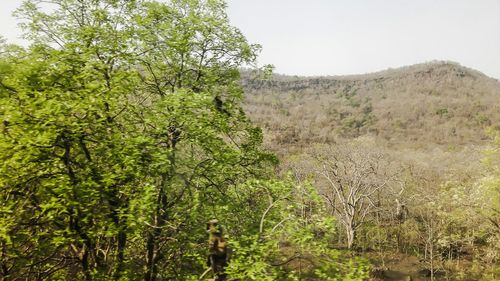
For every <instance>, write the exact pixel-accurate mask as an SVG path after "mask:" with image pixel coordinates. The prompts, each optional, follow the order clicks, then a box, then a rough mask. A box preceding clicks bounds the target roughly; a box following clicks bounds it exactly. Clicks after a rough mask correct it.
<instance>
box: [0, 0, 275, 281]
mask: <svg viewBox="0 0 500 281" xmlns="http://www.w3.org/2000/svg"><path fill="white" fill-rule="evenodd" d="M42 2H45V1H38V0H32V1H26V2H25V4H24V5H23V7H22V8H21V9H20V10H19V12H18V13H19V15H20V16H21V17H22V18H23V19H24V20H25V28H26V29H25V30H26V32H27V37H28V38H31V39H32V40H33V41H32V42H33V44H32V45H31V46H30V48H29V49H27V50H15V51H10V52H8V53H3V54H2V57H1V69H0V70H1V71H0V74H1V75H0V82H1V83H0V95H1V99H0V104H1V108H2V112H1V119H2V121H3V125H2V126H3V127H2V129H3V132H2V135H1V136H0V147H1V154H0V158H1V159H2V161H3V163H4V165H3V166H2V177H1V179H0V184H1V192H0V193H1V195H0V196H1V199H2V200H1V202H2V203H1V212H2V217H1V226H2V228H1V230H0V240H1V241H0V242H1V247H2V249H1V253H2V254H1V263H2V266H1V268H2V276H4V278H6V279H9V278H12V279H15V278H26V279H42V278H66V279H86V280H90V279H96V278H103V279H109V278H113V279H121V278H130V279H139V278H140V277H141V276H142V278H144V279H145V280H155V279H157V278H160V279H168V278H174V279H183V278H184V277H185V276H187V275H188V274H189V272H191V274H192V273H193V272H196V270H199V269H200V264H199V263H198V259H196V258H195V257H196V256H197V255H201V253H202V252H203V250H202V247H201V246H200V242H199V241H203V237H204V233H203V225H204V222H205V220H206V218H207V217H210V216H213V215H221V213H213V211H214V210H219V211H220V210H221V208H219V206H228V204H229V202H230V201H231V198H227V194H228V190H229V189H231V188H238V186H239V184H240V183H242V182H244V181H245V180H246V179H248V178H254V177H257V178H258V177H261V176H265V175H266V173H267V172H266V170H267V168H266V167H268V165H269V164H272V163H273V162H274V157H273V156H272V155H270V154H268V153H266V152H265V151H263V150H261V149H260V147H259V145H260V143H261V141H262V134H261V131H260V129H258V128H256V127H254V126H253V125H252V124H250V123H249V121H248V120H247V118H246V117H245V115H244V114H243V112H242V111H241V109H240V106H239V104H238V102H239V100H240V98H241V93H242V91H241V89H240V88H239V85H238V77H239V76H238V70H237V67H239V66H240V65H241V64H242V63H252V62H253V60H254V59H255V52H256V51H257V49H258V48H257V46H254V45H250V44H248V43H247V42H246V40H245V38H244V37H243V36H242V35H241V34H240V33H239V31H237V30H236V29H234V28H232V27H230V26H229V24H228V20H227V17H226V16H225V13H224V7H225V4H224V3H223V2H221V1H207V2H202V1H187V0H186V1H172V2H169V3H168V4H165V3H159V2H155V1H125V0H123V1H121V0H119V1H115V0H113V1H111V0H110V1H94V0H55V1H51V2H50V3H49V4H50V7H49V8H50V9H48V11H50V12H45V11H46V10H42V9H40V7H39V4H41V3H42ZM222 209H223V208H222ZM186 210H189V212H186ZM235 210H236V209H235ZM222 215H223V216H225V217H228V216H231V214H227V213H226V214H222ZM141 261H144V263H143V262H141ZM193 268H195V269H194V270H193Z"/></svg>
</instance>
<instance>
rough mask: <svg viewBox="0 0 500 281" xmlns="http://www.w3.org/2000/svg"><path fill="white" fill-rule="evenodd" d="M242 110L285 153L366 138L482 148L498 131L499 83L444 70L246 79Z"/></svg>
mask: <svg viewBox="0 0 500 281" xmlns="http://www.w3.org/2000/svg"><path fill="white" fill-rule="evenodd" d="M243 78H244V79H243V80H242V84H243V86H244V88H245V91H246V93H247V94H248V95H246V101H245V110H246V112H247V113H248V114H249V116H250V117H251V119H252V120H254V121H255V122H256V123H257V124H260V125H261V126H262V127H263V128H264V129H265V131H266V135H267V137H268V138H269V142H270V143H273V144H280V145H281V144H283V145H285V146H298V147H303V146H308V145H309V144H310V143H315V142H317V143H330V142H334V141H335V139H338V138H339V137H340V138H343V137H344V138H352V137H357V136H361V135H371V136H375V137H377V138H380V139H381V140H385V141H387V142H388V143H389V144H392V145H398V144H402V145H403V146H411V147H431V146H434V145H458V146H460V145H465V144H478V143H484V142H483V141H484V140H486V139H487V136H486V134H485V130H484V129H485V128H487V127H490V126H493V127H496V128H500V114H499V112H500V102H499V100H500V82H498V81H497V80H495V79H492V78H489V77H487V76H485V75H483V74H481V73H479V72H477V71H474V70H472V69H468V68H465V67H463V66H460V65H458V64H456V63H451V62H431V63H425V64H420V65H413V66H408V67H404V68H398V69H392V70H386V71H382V72H377V73H372V74H365V75H353V76H340V77H297V76H282V75H275V76H274V77H273V79H270V80H261V79H255V78H254V77H253V76H252V73H250V72H245V75H244V77H243Z"/></svg>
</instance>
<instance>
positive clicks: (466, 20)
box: [228, 0, 500, 79]
mask: <svg viewBox="0 0 500 281" xmlns="http://www.w3.org/2000/svg"><path fill="white" fill-rule="evenodd" d="M228 4H229V11H228V12H229V16H230V19H231V22H232V23H233V25H235V26H237V27H239V28H240V29H241V30H242V32H243V33H244V34H245V35H246V36H247V38H248V39H249V40H250V41H251V42H256V43H260V44H262V46H263V51H262V54H261V56H260V61H261V63H272V64H274V65H275V66H276V68H277V69H276V72H278V73H286V74H301V75H336V74H354V73H365V72H372V71H377V70H381V69H386V68H388V67H398V66H402V65H409V64H414V63H419V62H425V61H430V60H435V59H437V60H452V61H456V62H458V63H460V64H462V65H464V66H468V67H472V68H475V69H477V70H479V71H482V72H484V73H485V74H487V75H490V76H492V77H495V78H497V79H498V78H500V0H307V1H306V0H251V1H250V0H229V1H228Z"/></svg>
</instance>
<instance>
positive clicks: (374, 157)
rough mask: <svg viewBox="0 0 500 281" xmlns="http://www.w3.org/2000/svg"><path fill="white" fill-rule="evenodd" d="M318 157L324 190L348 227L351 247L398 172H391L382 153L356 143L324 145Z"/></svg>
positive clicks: (348, 241)
mask: <svg viewBox="0 0 500 281" xmlns="http://www.w3.org/2000/svg"><path fill="white" fill-rule="evenodd" d="M314 158H315V160H316V164H317V166H316V173H317V174H318V176H319V178H318V183H319V184H320V185H321V184H322V186H321V187H320V192H321V193H322V195H323V196H324V198H325V199H326V201H327V203H328V205H329V207H330V208H332V209H333V211H334V213H335V215H336V216H337V219H338V220H339V221H340V223H341V224H342V225H343V227H344V228H345V231H346V236H347V247H348V248H352V246H353V244H354V240H355V238H356V232H357V230H358V229H359V227H360V226H361V225H362V224H363V223H364V222H365V220H366V218H367V216H368V215H369V214H370V213H372V212H373V211H375V210H376V207H377V204H376V203H377V202H376V200H375V198H376V197H378V196H377V195H379V194H380V193H379V192H381V190H382V189H384V188H386V187H387V186H388V184H389V182H391V181H392V180H393V179H394V177H395V173H393V174H392V175H389V169H388V167H389V163H388V162H387V161H386V159H385V157H384V155H383V154H382V153H378V152H373V151H370V150H366V149H363V148H361V147H354V146H352V145H346V146H342V147H341V146H335V147H327V148H323V149H321V150H319V151H316V153H315V155H314Z"/></svg>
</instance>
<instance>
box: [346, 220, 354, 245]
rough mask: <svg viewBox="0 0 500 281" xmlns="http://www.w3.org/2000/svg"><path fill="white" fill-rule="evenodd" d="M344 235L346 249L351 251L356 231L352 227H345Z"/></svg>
mask: <svg viewBox="0 0 500 281" xmlns="http://www.w3.org/2000/svg"><path fill="white" fill-rule="evenodd" d="M346 234H347V248H348V249H352V246H353V244H354V239H355V238H356V230H355V229H354V226H353V225H347V226H346Z"/></svg>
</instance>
